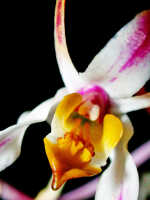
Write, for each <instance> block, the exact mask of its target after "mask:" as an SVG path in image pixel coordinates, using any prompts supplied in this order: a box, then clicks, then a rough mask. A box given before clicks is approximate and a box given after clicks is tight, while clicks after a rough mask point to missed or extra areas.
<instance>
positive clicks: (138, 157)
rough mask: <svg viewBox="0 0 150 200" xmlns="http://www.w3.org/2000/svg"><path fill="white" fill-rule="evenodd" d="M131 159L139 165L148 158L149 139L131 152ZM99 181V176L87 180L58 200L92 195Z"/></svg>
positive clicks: (149, 155) (79, 198)
mask: <svg viewBox="0 0 150 200" xmlns="http://www.w3.org/2000/svg"><path fill="white" fill-rule="evenodd" d="M132 156H133V159H134V161H135V163H136V166H137V167H139V166H140V165H142V164H143V163H144V162H146V161H147V160H148V159H150V141H148V142H146V143H145V144H143V145H142V146H140V147H138V148H137V149H136V150H134V151H133V152H132ZM98 181H99V177H97V178H95V179H94V180H92V181H90V182H88V183H87V184H85V185H83V186H81V187H80V188H77V189H74V190H73V191H71V192H68V193H66V194H64V195H62V197H60V198H59V200H68V199H69V200H83V199H86V198H90V197H92V196H93V195H94V194H95V192H96V186H97V183H98Z"/></svg>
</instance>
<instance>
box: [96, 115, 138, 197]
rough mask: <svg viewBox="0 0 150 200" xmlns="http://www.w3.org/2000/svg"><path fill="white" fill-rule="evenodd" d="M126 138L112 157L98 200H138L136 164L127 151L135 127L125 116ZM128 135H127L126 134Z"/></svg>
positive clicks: (97, 194) (98, 189)
mask: <svg viewBox="0 0 150 200" xmlns="http://www.w3.org/2000/svg"><path fill="white" fill-rule="evenodd" d="M123 121H124V122H125V123H124V127H125V132H124V135H125V136H124V137H123V138H122V141H121V142H120V144H119V145H118V146H117V148H116V149H115V151H114V152H113V156H112V163H111V164H110V166H109V168H108V169H107V170H106V171H105V172H104V173H103V174H102V176H101V177H100V181H99V184H98V187H97V191H96V197H95V199H96V200H137V198H138V191H139V179H138V173H137V168H136V166H135V163H134V161H133V159H132V157H131V155H130V154H129V153H128V151H127V149H126V144H127V142H128V140H129V138H131V136H132V134H133V132H132V131H133V127H132V126H131V122H130V121H129V119H128V118H127V117H126V116H123ZM126 133H127V134H126Z"/></svg>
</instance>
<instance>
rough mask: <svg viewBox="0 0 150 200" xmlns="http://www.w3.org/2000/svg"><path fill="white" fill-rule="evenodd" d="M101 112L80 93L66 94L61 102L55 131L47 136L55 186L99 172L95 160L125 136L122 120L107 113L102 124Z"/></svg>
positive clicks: (105, 153) (101, 157)
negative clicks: (123, 134)
mask: <svg viewBox="0 0 150 200" xmlns="http://www.w3.org/2000/svg"><path fill="white" fill-rule="evenodd" d="M100 113H101V108H100V106H99V105H97V104H93V102H91V101H90V100H88V99H87V100H84V99H83V97H82V96H81V95H80V94H78V93H73V94H70V95H67V96H65V97H64V99H63V100H62V101H61V102H60V104H59V105H58V107H57V109H56V112H55V115H54V118H53V121H52V133H51V134H50V135H49V136H47V137H46V138H45V139H44V142H45V149H46V153H47V156H48V159H49V162H50V166H51V168H52V171H53V183H52V188H53V189H58V188H59V187H60V186H61V185H62V184H63V183H64V182H65V181H67V180H68V179H72V178H77V177H84V176H93V175H95V174H98V173H100V171H101V168H100V166H98V165H97V164H94V159H97V158H98V159H100V160H102V159H103V160H104V159H106V157H108V154H109V153H110V151H111V150H112V149H113V148H114V147H115V146H116V145H117V143H118V141H119V140H120V138H121V136H122V124H121V122H120V120H119V119H118V118H117V117H115V116H114V115H111V114H106V115H105V116H104V119H103V123H101V122H100V120H99V116H100ZM53 136H54V138H55V139H52V137H53Z"/></svg>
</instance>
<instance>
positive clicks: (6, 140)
mask: <svg viewBox="0 0 150 200" xmlns="http://www.w3.org/2000/svg"><path fill="white" fill-rule="evenodd" d="M10 141H11V139H10V138H6V139H4V140H2V142H0V148H1V147H3V146H4V145H5V144H7V143H8V142H10Z"/></svg>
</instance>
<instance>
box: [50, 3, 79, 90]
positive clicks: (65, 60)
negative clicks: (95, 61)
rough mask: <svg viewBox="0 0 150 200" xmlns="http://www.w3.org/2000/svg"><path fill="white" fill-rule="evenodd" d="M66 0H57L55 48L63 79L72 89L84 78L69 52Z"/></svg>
mask: <svg viewBox="0 0 150 200" xmlns="http://www.w3.org/2000/svg"><path fill="white" fill-rule="evenodd" d="M64 11H65V0H57V1H56V8H55V32H54V33H55V35H54V36H55V50H56V57H57V62H58V66H59V70H60V73H61V75H62V79H63V81H64V83H65V85H66V86H67V88H68V89H69V90H70V91H75V90H77V89H79V88H80V87H81V85H82V83H81V82H82V80H81V79H80V78H79V74H78V72H77V71H76V69H75V67H74V65H73V63H72V61H71V58H70V56H69V53H68V49H67V45H66V37H65V26H64Z"/></svg>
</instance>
